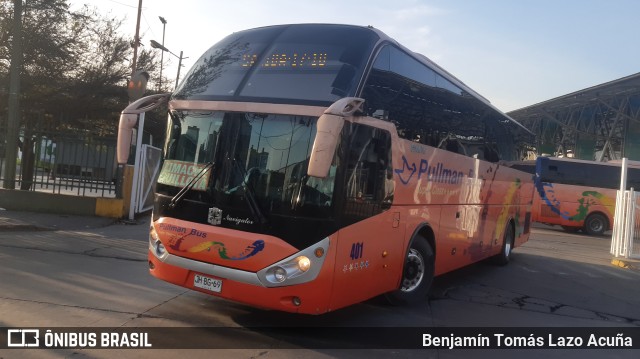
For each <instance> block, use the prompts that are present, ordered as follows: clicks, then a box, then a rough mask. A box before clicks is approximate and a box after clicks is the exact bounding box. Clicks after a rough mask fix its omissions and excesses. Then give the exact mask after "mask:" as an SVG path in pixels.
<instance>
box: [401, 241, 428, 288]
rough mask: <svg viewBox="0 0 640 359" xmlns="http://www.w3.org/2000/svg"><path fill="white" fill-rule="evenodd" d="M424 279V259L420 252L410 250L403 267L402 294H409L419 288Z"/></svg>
mask: <svg viewBox="0 0 640 359" xmlns="http://www.w3.org/2000/svg"><path fill="white" fill-rule="evenodd" d="M423 278H424V258H422V255H421V254H420V252H418V251H417V250H416V249H413V248H411V249H410V250H409V254H408V255H407V261H406V263H405V265H404V274H403V277H402V288H401V290H402V291H403V292H411V291H413V290H415V289H416V288H418V287H419V286H420V283H422V280H423Z"/></svg>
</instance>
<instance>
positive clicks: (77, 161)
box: [0, 131, 117, 197]
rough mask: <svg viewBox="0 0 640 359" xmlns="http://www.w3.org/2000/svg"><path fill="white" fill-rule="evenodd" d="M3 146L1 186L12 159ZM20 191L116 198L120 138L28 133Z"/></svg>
mask: <svg viewBox="0 0 640 359" xmlns="http://www.w3.org/2000/svg"><path fill="white" fill-rule="evenodd" d="M3 145H4V144H2V143H0V183H2V182H3V181H4V180H5V175H6V166H7V163H8V161H10V160H11V159H7V158H5V157H6V156H5V154H6V151H5V150H4V149H3V148H1V147H2V146H3ZM15 161H16V176H15V181H16V185H15V188H16V189H21V190H30V191H39V192H49V193H57V194H69V195H76V196H89V197H115V196H116V166H117V162H116V138H115V137H99V136H95V135H92V134H89V133H82V134H77V133H76V134H72V133H60V132H35V131H29V132H28V133H25V132H24V131H23V132H22V133H21V135H20V149H19V151H18V158H16V159H15Z"/></svg>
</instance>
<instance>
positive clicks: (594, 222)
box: [584, 213, 609, 236]
mask: <svg viewBox="0 0 640 359" xmlns="http://www.w3.org/2000/svg"><path fill="white" fill-rule="evenodd" d="M607 229H609V221H608V220H607V217H605V216H604V215H602V214H600V213H592V214H590V215H589V216H588V217H587V219H585V220H584V231H585V232H586V233H587V234H589V235H592V236H601V235H603V234H604V232H605V231H606V230H607Z"/></svg>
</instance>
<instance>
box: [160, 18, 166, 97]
mask: <svg viewBox="0 0 640 359" xmlns="http://www.w3.org/2000/svg"><path fill="white" fill-rule="evenodd" d="M158 18H159V19H160V22H162V47H164V29H165V27H166V26H167V20H165V19H164V18H163V17H162V16H158ZM163 60H164V51H162V52H161V53H160V85H158V91H159V92H162V63H163Z"/></svg>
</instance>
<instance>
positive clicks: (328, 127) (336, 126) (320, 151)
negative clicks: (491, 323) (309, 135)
mask: <svg viewBox="0 0 640 359" xmlns="http://www.w3.org/2000/svg"><path fill="white" fill-rule="evenodd" d="M343 126H344V117H341V116H336V115H329V114H326V113H325V114H323V115H322V116H320V118H319V119H318V125H317V128H318V130H317V132H316V138H315V140H314V141H313V147H312V149H311V158H309V168H308V169H307V175H308V176H310V177H318V178H325V177H327V175H328V174H329V168H330V167H331V162H332V161H333V155H334V153H335V152H336V147H337V145H338V137H339V136H340V132H341V131H342V127H343Z"/></svg>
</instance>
